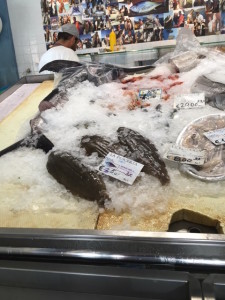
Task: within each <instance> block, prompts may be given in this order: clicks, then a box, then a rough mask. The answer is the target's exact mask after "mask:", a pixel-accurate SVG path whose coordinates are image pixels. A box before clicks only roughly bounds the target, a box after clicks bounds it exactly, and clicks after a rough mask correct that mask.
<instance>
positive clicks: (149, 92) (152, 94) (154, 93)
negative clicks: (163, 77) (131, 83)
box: [138, 88, 162, 101]
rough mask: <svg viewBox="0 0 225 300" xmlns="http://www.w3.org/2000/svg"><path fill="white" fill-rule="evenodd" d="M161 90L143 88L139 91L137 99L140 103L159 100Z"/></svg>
mask: <svg viewBox="0 0 225 300" xmlns="http://www.w3.org/2000/svg"><path fill="white" fill-rule="evenodd" d="M161 94H162V90H161V89H159V88H151V89H150V88H149V89H148V88H143V89H139V93H138V98H139V99H141V100H142V101H145V100H160V99H161Z"/></svg>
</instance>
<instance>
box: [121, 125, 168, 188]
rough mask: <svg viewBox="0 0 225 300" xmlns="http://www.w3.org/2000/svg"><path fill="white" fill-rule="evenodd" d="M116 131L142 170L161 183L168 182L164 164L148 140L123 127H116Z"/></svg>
mask: <svg viewBox="0 0 225 300" xmlns="http://www.w3.org/2000/svg"><path fill="white" fill-rule="evenodd" d="M117 133H118V139H119V141H120V143H121V144H123V145H125V146H127V147H128V148H129V150H130V152H131V156H132V159H133V160H135V161H137V162H139V163H142V164H143V165H144V167H143V172H145V173H147V174H149V175H152V176H154V177H156V178H158V179H159V181H160V182H161V184H162V185H165V184H168V183H169V182H170V178H169V175H168V172H167V169H166V165H165V163H164V161H163V160H162V159H161V158H160V155H159V154H158V150H157V149H156V147H155V145H154V144H153V143H152V142H151V141H150V140H148V139H146V138H144V137H143V136H142V135H141V134H139V133H138V132H136V131H134V130H132V129H129V128H125V127H120V128H118V130H117Z"/></svg>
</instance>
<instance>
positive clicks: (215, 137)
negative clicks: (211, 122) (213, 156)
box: [204, 128, 225, 145]
mask: <svg viewBox="0 0 225 300" xmlns="http://www.w3.org/2000/svg"><path fill="white" fill-rule="evenodd" d="M204 136H206V137H207V139H209V140H210V141H211V142H212V143H213V144H214V145H222V144H225V128H220V129H216V130H212V131H208V132H205V133H204Z"/></svg>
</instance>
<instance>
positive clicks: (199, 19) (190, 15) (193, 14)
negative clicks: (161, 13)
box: [184, 7, 206, 36]
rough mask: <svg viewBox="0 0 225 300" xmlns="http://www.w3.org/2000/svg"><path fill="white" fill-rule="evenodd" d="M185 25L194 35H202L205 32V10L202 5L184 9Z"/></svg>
mask: <svg viewBox="0 0 225 300" xmlns="http://www.w3.org/2000/svg"><path fill="white" fill-rule="evenodd" d="M184 18H185V25H186V26H187V27H188V28H190V29H191V30H192V32H193V33H194V34H195V35H196V36H204V35H205V33H206V12H205V8H204V7H196V8H191V9H185V10H184Z"/></svg>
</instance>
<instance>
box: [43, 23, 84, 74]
mask: <svg viewBox="0 0 225 300" xmlns="http://www.w3.org/2000/svg"><path fill="white" fill-rule="evenodd" d="M78 41H79V32H78V30H77V28H76V26H74V24H65V25H63V26H62V27H61V31H60V32H59V33H58V41H57V42H56V43H55V44H54V45H53V47H52V48H50V49H49V50H48V51H47V52H45V53H44V54H43V55H42V57H41V60H40V62H39V70H40V69H41V68H42V67H43V66H44V65H46V64H47V63H49V62H51V61H54V60H71V61H79V58H78V56H77V54H76V53H75V50H76V45H77V43H78Z"/></svg>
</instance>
